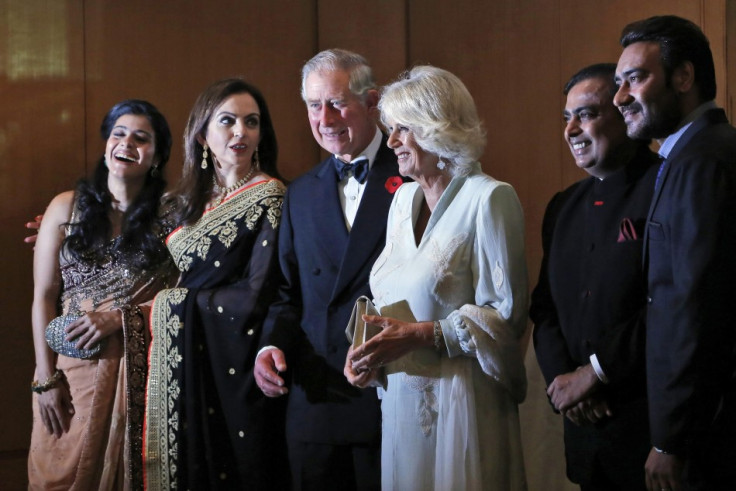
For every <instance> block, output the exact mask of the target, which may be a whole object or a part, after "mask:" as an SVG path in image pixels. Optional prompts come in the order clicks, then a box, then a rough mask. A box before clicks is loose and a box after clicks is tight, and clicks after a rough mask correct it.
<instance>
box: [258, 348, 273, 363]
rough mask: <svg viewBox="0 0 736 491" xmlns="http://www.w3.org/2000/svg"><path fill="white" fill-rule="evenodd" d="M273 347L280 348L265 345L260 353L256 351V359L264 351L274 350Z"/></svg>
mask: <svg viewBox="0 0 736 491" xmlns="http://www.w3.org/2000/svg"><path fill="white" fill-rule="evenodd" d="M272 349H278V348H277V347H276V346H264V347H263V348H261V349H259V350H258V353H256V360H257V359H258V357H259V356H261V353H263V352H264V351H268V350H272Z"/></svg>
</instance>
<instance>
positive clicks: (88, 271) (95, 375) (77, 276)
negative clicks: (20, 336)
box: [28, 100, 175, 490]
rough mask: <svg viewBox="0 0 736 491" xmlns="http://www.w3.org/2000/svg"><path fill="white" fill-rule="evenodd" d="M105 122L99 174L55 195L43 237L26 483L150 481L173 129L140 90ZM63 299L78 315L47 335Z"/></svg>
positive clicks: (130, 484) (66, 485) (36, 275)
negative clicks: (150, 398) (147, 428)
mask: <svg viewBox="0 0 736 491" xmlns="http://www.w3.org/2000/svg"><path fill="white" fill-rule="evenodd" d="M101 132H102V137H103V139H105V140H106V141H107V145H106V149H105V154H104V156H103V158H101V159H100V161H99V163H98V164H97V167H96V169H95V172H94V176H93V178H92V179H90V180H89V181H87V180H83V181H80V183H79V184H78V185H77V188H76V190H75V191H67V192H65V193H62V194H60V195H58V196H57V197H56V198H54V199H53V201H52V202H51V204H49V206H48V208H47V210H46V214H45V216H44V220H43V223H42V224H41V228H40V230H39V234H38V240H37V244H36V248H35V254H34V264H33V280H34V296H33V312H32V317H33V341H34V348H35V353H36V373H35V377H36V380H35V381H34V382H33V384H32V386H31V389H32V390H33V392H34V393H35V394H34V397H33V433H32V436H31V449H30V453H29V456H28V479H29V483H30V485H29V487H30V489H76V490H88V489H139V488H140V486H141V484H142V465H141V464H142V461H141V458H140V456H141V437H142V417H143V396H144V386H145V370H146V361H145V356H146V336H145V330H146V327H145V321H146V319H147V318H148V316H147V315H146V314H147V312H148V308H147V307H146V305H147V304H150V301H151V300H152V299H153V296H154V294H155V293H156V292H157V291H158V290H159V289H160V288H162V287H163V286H164V285H165V283H166V281H167V279H175V275H172V273H173V271H174V268H173V265H172V264H171V262H170V260H169V254H168V252H167V251H166V248H165V247H164V245H163V242H162V240H161V239H162V238H163V236H165V230H166V226H165V224H164V223H163V222H162V220H161V219H160V218H159V203H160V200H161V196H162V194H163V191H164V188H165V187H166V182H165V181H164V180H163V178H162V174H161V173H162V171H163V168H164V166H165V165H166V162H167V161H168V159H169V151H170V149H171V133H170V131H169V126H168V124H167V123H166V120H165V119H164V117H163V116H162V115H161V114H160V113H159V112H158V111H157V110H156V108H155V107H153V106H152V105H151V104H149V103H147V102H145V101H138V100H128V101H124V102H121V103H119V104H117V105H116V106H114V107H113V108H112V109H111V110H110V112H108V114H107V116H106V117H105V119H104V121H103V122H102V128H101ZM59 299H61V307H62V311H63V314H64V315H73V316H74V317H77V315H78V314H80V313H81V314H82V315H81V316H79V317H78V318H77V319H76V320H74V321H72V322H70V323H68V324H67V325H66V327H64V325H63V324H59V325H60V329H59V330H58V331H55V335H53V332H54V331H53V329H52V336H50V340H49V342H48V343H47V337H48V333H47V332H46V326H47V325H48V324H49V322H50V321H51V320H52V319H53V318H54V317H55V316H56V314H57V309H58V306H59ZM65 339H66V340H67V341H69V340H71V342H70V343H66V344H65V343H64V341H65ZM50 345H53V347H54V348H55V351H56V352H54V351H52V349H51V347H50ZM95 347H96V349H95ZM85 350H90V351H85ZM81 357H83V358H81Z"/></svg>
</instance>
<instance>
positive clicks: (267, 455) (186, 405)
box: [144, 79, 288, 489]
mask: <svg viewBox="0 0 736 491" xmlns="http://www.w3.org/2000/svg"><path fill="white" fill-rule="evenodd" d="M184 140H185V142H184V148H185V163H184V170H183V176H182V180H181V182H180V184H179V186H178V188H177V189H176V190H175V193H173V199H174V204H173V207H174V209H176V210H177V211H176V213H175V215H176V222H177V223H178V224H179V225H180V226H179V227H178V228H177V229H176V230H174V232H172V233H171V235H170V236H169V237H168V238H167V246H168V248H169V251H170V252H171V255H172V256H173V258H174V261H175V263H176V264H177V266H178V267H179V270H180V271H181V276H180V280H179V284H178V285H177V288H173V289H168V290H164V291H162V292H160V293H159V294H158V295H157V296H156V299H155V301H154V305H153V310H152V315H151V335H152V340H151V349H150V356H149V361H150V372H149V378H148V385H147V397H146V422H145V428H146V429H145V448H144V459H145V481H146V488H147V489H170V488H172V487H176V488H177V489H286V488H288V476H285V475H284V473H283V471H282V470H280V469H282V468H283V462H284V461H285V458H286V454H285V443H284V438H283V402H282V401H280V400H271V399H267V398H266V397H265V396H264V395H263V394H262V393H261V391H260V390H259V389H258V388H257V387H256V385H255V383H254V379H253V374H252V367H253V361H254V359H255V355H256V351H257V349H258V341H259V336H260V332H261V325H262V323H263V319H264V317H265V315H266V312H267V310H268V306H269V304H270V303H271V301H272V299H273V296H274V293H275V287H276V284H277V281H276V280H277V274H278V273H277V271H278V267H277V261H278V259H277V254H276V245H277V240H276V239H277V227H278V224H279V221H280V214H281V202H282V198H283V194H284V185H283V184H282V183H281V182H280V181H279V180H277V179H275V178H276V177H278V173H277V170H276V157H277V145H276V137H275V134H274V129H273V125H272V123H271V118H270V115H269V112H268V107H267V106H266V102H265V100H264V98H263V96H262V95H261V93H260V92H259V91H258V90H257V89H256V88H255V87H253V86H251V85H249V84H248V83H246V82H244V81H242V80H240V79H227V80H222V81H219V82H216V83H214V84H213V85H211V86H210V87H208V88H207V89H205V91H204V92H203V93H202V94H201V95H200V96H199V98H198V99H197V101H196V103H195V105H194V107H193V109H192V111H191V113H190V116H189V122H188V124H187V128H186V130H185V134H184Z"/></svg>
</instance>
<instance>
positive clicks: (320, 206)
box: [308, 157, 348, 265]
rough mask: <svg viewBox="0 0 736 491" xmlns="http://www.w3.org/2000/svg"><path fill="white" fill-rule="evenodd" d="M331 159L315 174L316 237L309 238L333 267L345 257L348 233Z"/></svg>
mask: <svg viewBox="0 0 736 491" xmlns="http://www.w3.org/2000/svg"><path fill="white" fill-rule="evenodd" d="M334 158H335V157H330V158H329V159H327V160H326V161H325V162H324V163H323V165H322V166H320V168H319V169H317V170H316V172H315V177H316V179H315V181H314V190H313V193H312V199H314V208H312V210H313V211H312V213H314V215H313V216H310V217H308V219H309V220H312V221H314V230H316V231H317V234H316V237H311V238H310V240H314V241H315V242H316V243H318V244H320V246H321V248H323V249H324V250H325V251H326V254H325V257H329V258H333V260H334V261H335V263H336V265H337V264H339V263H340V259H341V258H342V257H343V255H344V254H345V248H346V246H347V243H348V229H347V226H346V225H345V217H344V215H343V213H342V208H341V206H340V197H339V196H338V194H337V175H336V173H335V171H334V162H333V159H334Z"/></svg>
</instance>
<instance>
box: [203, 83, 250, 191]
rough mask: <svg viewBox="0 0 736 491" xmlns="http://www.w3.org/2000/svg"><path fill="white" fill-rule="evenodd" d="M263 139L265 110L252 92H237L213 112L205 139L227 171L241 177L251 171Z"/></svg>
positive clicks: (218, 164) (218, 162) (221, 167)
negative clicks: (262, 130)
mask: <svg viewBox="0 0 736 491" xmlns="http://www.w3.org/2000/svg"><path fill="white" fill-rule="evenodd" d="M260 140H261V111H260V109H259V108H258V103H257V102H256V100H255V99H254V98H253V96H252V95H250V94H248V93H241V94H234V95H232V96H230V97H228V98H227V99H225V101H224V102H223V103H222V104H221V105H220V106H219V107H218V108H217V109H215V111H214V112H213V113H212V117H211V118H210V120H209V123H208V124H207V129H206V136H205V139H204V141H206V142H207V145H209V147H210V151H211V152H212V155H214V156H215V158H216V159H217V166H218V167H219V168H220V169H221V170H222V171H223V172H232V171H233V170H235V171H236V174H237V175H238V176H241V177H242V175H245V174H246V173H247V172H249V171H250V168H251V165H252V159H253V154H254V153H255V151H256V148H258V143H259V142H260Z"/></svg>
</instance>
